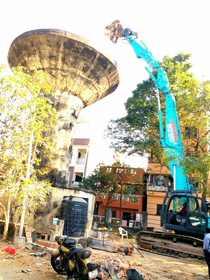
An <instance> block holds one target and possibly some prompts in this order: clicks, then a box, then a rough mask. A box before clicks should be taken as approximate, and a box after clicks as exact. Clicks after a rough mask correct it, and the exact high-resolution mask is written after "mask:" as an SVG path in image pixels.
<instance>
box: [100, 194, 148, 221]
mask: <svg viewBox="0 0 210 280" xmlns="http://www.w3.org/2000/svg"><path fill="white" fill-rule="evenodd" d="M136 197H138V200H139V201H138V202H133V201H126V200H122V206H121V207H122V211H121V214H123V212H129V213H131V220H132V219H133V214H134V213H142V203H143V197H141V196H136ZM101 200H102V202H103V203H102V202H101ZM96 201H98V202H99V209H98V215H99V216H104V215H105V208H104V206H103V205H106V199H103V198H102V199H100V198H96ZM108 207H110V208H112V211H116V217H117V218H119V217H120V200H114V201H112V202H111V203H110V204H109V205H108Z"/></svg>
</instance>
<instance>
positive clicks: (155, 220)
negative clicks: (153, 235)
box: [147, 192, 165, 231]
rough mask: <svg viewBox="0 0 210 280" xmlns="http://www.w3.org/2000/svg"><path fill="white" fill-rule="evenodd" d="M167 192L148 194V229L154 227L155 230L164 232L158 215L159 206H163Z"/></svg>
mask: <svg viewBox="0 0 210 280" xmlns="http://www.w3.org/2000/svg"><path fill="white" fill-rule="evenodd" d="M164 197H165V192H148V193H147V214H148V215H147V227H154V229H155V230H158V231H162V228H161V226H160V215H158V214H157V204H160V205H162V203H163V199H164Z"/></svg>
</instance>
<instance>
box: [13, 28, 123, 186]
mask: <svg viewBox="0 0 210 280" xmlns="http://www.w3.org/2000/svg"><path fill="white" fill-rule="evenodd" d="M8 62H9V66H10V67H11V68H12V67H16V66H24V67H26V69H27V72H28V73H30V68H31V67H36V68H37V70H43V71H44V72H45V73H46V75H47V78H48V80H49V84H50V85H51V87H52V88H53V90H52V91H53V92H55V96H52V97H51V102H52V104H53V106H54V107H55V108H56V112H57V123H56V125H55V126H54V128H53V129H52V130H51V131H50V132H49V133H48V136H50V139H51V140H52V142H53V143H54V145H55V148H56V149H57V152H58V153H57V154H56V155H55V158H54V162H55V164H54V163H52V162H49V161H46V160H42V166H45V167H48V169H49V174H48V176H49V179H50V181H51V183H52V184H53V185H54V186H57V187H65V186H66V185H67V176H68V167H69V161H70V155H71V149H72V140H73V137H74V127H75V125H76V122H77V119H78V116H79V113H80V111H81V109H82V108H85V107H87V106H89V105H91V104H93V103H95V102H96V101H98V100H100V99H102V98H104V97H105V96H107V95H109V94H110V93H112V92H113V91H115V89H116V88H117V86H118V84H119V73H118V70H117V66H116V62H115V61H114V60H112V59H111V58H110V57H109V56H108V55H107V54H105V53H104V52H103V51H102V50H100V48H99V47H98V46H97V45H95V44H94V43H93V42H91V41H89V40H87V39H85V38H83V37H80V36H77V35H75V34H72V33H70V32H66V31H62V30H57V29H39V30H32V31H28V32H25V33H23V34H21V35H20V36H18V37H17V38H16V39H15V40H14V41H13V42H12V44H11V46H10V49H9V53H8ZM96 117H97V118H98V117H100V116H96Z"/></svg>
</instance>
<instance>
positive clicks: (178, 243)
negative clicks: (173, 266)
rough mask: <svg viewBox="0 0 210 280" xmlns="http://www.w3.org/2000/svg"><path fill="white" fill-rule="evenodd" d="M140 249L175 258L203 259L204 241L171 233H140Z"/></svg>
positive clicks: (138, 234)
mask: <svg viewBox="0 0 210 280" xmlns="http://www.w3.org/2000/svg"><path fill="white" fill-rule="evenodd" d="M136 244H137V245H138V247H139V249H141V250H144V251H147V252H151V253H156V254H159V255H165V256H170V257H174V258H178V257H182V258H189V257H190V258H198V259H203V258H204V255H203V240H201V239H199V238H194V237H190V236H183V235H179V234H175V233H170V232H151V231H140V232H138V233H137V234H136Z"/></svg>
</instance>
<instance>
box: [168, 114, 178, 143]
mask: <svg viewBox="0 0 210 280" xmlns="http://www.w3.org/2000/svg"><path fill="white" fill-rule="evenodd" d="M169 122H170V123H168V124H166V126H167V132H168V140H169V142H175V141H177V140H178V136H177V129H176V124H175V123H174V122H173V120H172V119H169ZM176 144H177V143H174V145H176Z"/></svg>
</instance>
